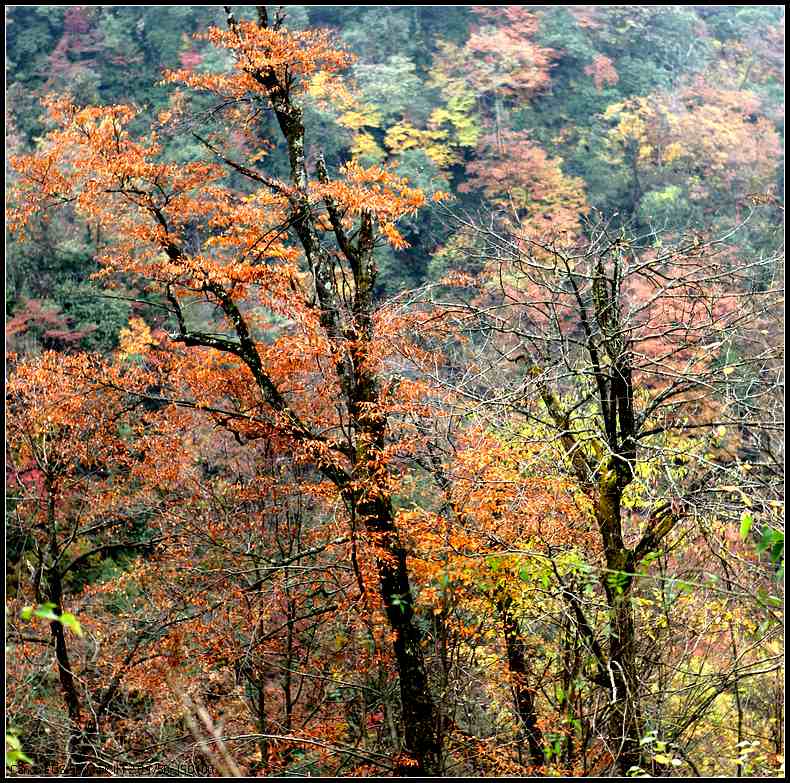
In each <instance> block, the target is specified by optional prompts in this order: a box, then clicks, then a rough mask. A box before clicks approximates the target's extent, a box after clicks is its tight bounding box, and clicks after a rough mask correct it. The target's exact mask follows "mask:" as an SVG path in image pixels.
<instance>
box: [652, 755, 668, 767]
mask: <svg viewBox="0 0 790 783" xmlns="http://www.w3.org/2000/svg"><path fill="white" fill-rule="evenodd" d="M653 760H654V761H655V762H656V764H671V763H672V758H671V757H670V756H666V755H664V754H663V753H657V754H656V755H655V756H653Z"/></svg>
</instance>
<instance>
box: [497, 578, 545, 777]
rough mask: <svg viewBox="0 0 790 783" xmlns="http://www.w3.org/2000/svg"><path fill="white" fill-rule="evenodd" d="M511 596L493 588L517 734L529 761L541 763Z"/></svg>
mask: <svg viewBox="0 0 790 783" xmlns="http://www.w3.org/2000/svg"><path fill="white" fill-rule="evenodd" d="M512 603H513V602H512V599H511V597H510V596H509V595H507V593H506V592H505V591H504V589H502V588H501V587H500V588H498V589H497V593H496V605H497V610H498V611H499V616H500V618H501V620H502V628H503V631H504V635H505V645H506V647H507V662H508V668H509V669H510V673H511V674H512V675H513V693H514V696H515V702H516V711H517V712H518V716H519V719H520V720H521V726H522V730H521V735H522V737H523V738H524V739H526V741H527V747H528V749H529V758H530V761H532V763H533V764H542V763H543V734H542V732H541V730H540V727H539V726H538V715H537V712H536V710H535V698H534V695H533V693H534V689H532V688H530V687H529V669H528V667H527V649H526V645H525V644H524V639H523V638H522V636H521V632H520V630H519V627H518V622H517V621H516V618H515V616H514V615H513V612H512V610H511V606H512Z"/></svg>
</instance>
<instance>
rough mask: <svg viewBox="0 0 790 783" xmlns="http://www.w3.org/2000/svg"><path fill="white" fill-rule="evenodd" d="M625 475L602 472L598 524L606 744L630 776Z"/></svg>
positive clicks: (637, 732) (631, 642)
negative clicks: (605, 634)
mask: <svg viewBox="0 0 790 783" xmlns="http://www.w3.org/2000/svg"><path fill="white" fill-rule="evenodd" d="M622 478H623V477H622V475H621V473H620V471H618V470H617V469H616V468H615V467H614V466H613V465H611V464H610V467H609V468H608V469H606V470H604V472H603V475H602V477H601V481H600V494H599V496H598V504H597V511H596V515H597V520H598V526H599V528H600V531H601V536H602V538H603V542H604V554H605V557H606V568H607V573H606V575H605V578H604V591H605V593H606V601H607V604H608V607H609V658H608V674H609V686H610V688H611V692H610V697H609V698H610V715H609V720H608V732H607V733H608V741H609V745H610V750H611V752H612V754H613V757H614V769H615V770H616V771H617V773H618V774H620V775H625V774H627V772H628V770H629V769H630V768H631V767H633V766H641V761H642V752H641V746H640V744H639V740H640V738H641V736H642V718H641V711H640V705H639V682H638V676H637V665H636V629H635V626H634V615H633V608H632V605H631V596H630V593H631V585H632V577H631V576H630V575H628V571H629V569H630V567H631V563H632V557H631V555H632V553H631V551H630V550H629V549H627V548H626V546H625V543H624V542H623V533H622V520H621V514H620V502H621V498H622V483H621V481H622Z"/></svg>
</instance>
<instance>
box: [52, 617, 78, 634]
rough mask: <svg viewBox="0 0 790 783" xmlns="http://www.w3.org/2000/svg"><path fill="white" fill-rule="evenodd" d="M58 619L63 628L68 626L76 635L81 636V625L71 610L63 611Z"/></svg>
mask: <svg viewBox="0 0 790 783" xmlns="http://www.w3.org/2000/svg"><path fill="white" fill-rule="evenodd" d="M58 619H59V620H60V622H61V623H62V624H63V627H64V628H69V629H71V630H72V631H73V632H74V633H75V634H77V636H82V626H81V625H80V624H79V621H78V620H77V618H76V617H75V616H74V615H73V614H72V613H71V612H63V614H62V615H61V616H60V617H59V618H58Z"/></svg>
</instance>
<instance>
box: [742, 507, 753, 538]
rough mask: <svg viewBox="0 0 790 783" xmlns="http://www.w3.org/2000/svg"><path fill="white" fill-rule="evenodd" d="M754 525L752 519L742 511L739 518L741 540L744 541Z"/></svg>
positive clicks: (746, 512) (747, 513)
mask: <svg viewBox="0 0 790 783" xmlns="http://www.w3.org/2000/svg"><path fill="white" fill-rule="evenodd" d="M753 523H754V517H753V516H752V515H751V514H750V513H749V512H748V511H744V512H743V516H741V540H742V541H746V538H747V537H748V535H749V531H750V530H751V529H752V524H753Z"/></svg>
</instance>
